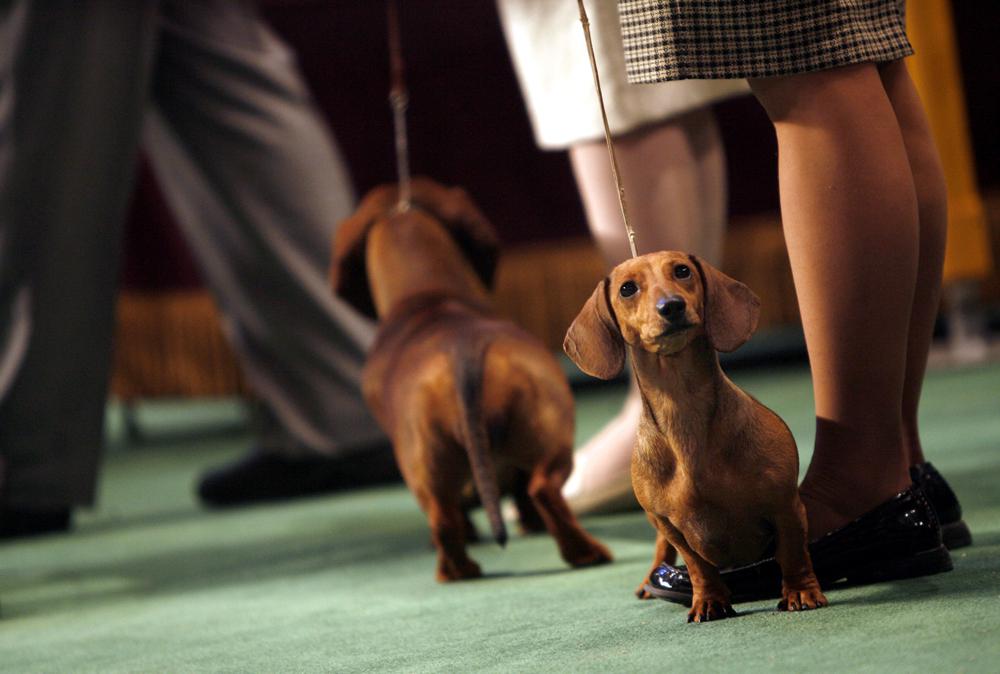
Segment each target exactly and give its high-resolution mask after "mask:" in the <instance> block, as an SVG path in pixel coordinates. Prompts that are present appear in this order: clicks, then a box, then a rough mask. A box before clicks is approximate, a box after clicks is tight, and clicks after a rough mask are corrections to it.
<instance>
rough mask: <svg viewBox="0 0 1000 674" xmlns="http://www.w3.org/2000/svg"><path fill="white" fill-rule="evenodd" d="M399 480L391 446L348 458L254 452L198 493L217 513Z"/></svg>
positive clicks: (205, 481) (206, 479)
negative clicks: (267, 502)
mask: <svg viewBox="0 0 1000 674" xmlns="http://www.w3.org/2000/svg"><path fill="white" fill-rule="evenodd" d="M400 479H401V478H400V475H399V469H398V468H397V467H396V462H395V459H394V457H393V455H392V448H391V447H390V446H389V444H388V443H385V444H384V445H382V444H380V445H374V446H372V447H367V448H364V449H358V450H356V451H353V452H351V453H350V454H348V455H346V456H326V455H321V454H312V455H307V456H286V455H285V454H280V453H277V452H270V451H266V450H262V449H254V450H251V451H250V452H249V453H248V454H246V455H245V456H243V457H241V458H239V459H237V460H236V461H233V462H232V463H228V464H225V465H223V466H219V467H218V468H215V469H212V470H209V471H208V472H206V473H205V474H204V475H202V477H201V479H200V480H199V482H198V487H197V490H198V496H199V497H200V499H201V501H202V503H203V504H204V505H206V506H210V507H217V508H219V507H232V506H242V505H251V504H253V503H257V502H261V501H280V500H285V499H293V498H299V497H303V496H310V495H315V494H322V493H327V492H334V491H340V490H345V489H352V488H357V487H363V486H369V485H374V484H384V483H388V482H398V481H399V480H400Z"/></svg>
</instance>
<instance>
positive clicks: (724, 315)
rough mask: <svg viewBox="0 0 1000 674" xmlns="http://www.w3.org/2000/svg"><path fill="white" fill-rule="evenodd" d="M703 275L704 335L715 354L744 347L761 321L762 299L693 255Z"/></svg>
mask: <svg viewBox="0 0 1000 674" xmlns="http://www.w3.org/2000/svg"><path fill="white" fill-rule="evenodd" d="M690 258H691V262H693V263H694V266H695V268H696V269H697V270H698V273H699V274H700V275H701V284H702V287H703V288H704V292H705V299H704V305H705V310H704V311H705V316H704V321H705V334H706V335H707V336H708V341H709V343H710V344H711V345H712V346H713V347H714V348H715V350H716V351H722V352H729V351H735V350H736V349H738V348H740V347H741V346H743V344H744V343H746V341H747V340H748V339H750V336H751V335H753V333H754V330H756V329H757V320H758V319H759V318H760V298H759V297H757V295H756V294H754V292H753V291H752V290H750V288H748V287H747V286H745V285H744V284H742V283H740V282H739V281H737V280H736V279H734V278H730V277H728V276H726V275H725V274H723V273H722V272H721V271H719V270H718V269H716V268H715V267H713V266H712V265H710V264H708V263H707V262H703V261H702V260H699V259H698V258H697V257H695V256H694V255H691V256H690Z"/></svg>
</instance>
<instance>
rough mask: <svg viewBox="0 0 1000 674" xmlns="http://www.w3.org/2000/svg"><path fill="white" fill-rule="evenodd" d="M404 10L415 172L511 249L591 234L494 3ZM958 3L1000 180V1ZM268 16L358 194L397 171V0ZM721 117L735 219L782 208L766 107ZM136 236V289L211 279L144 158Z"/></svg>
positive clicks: (972, 85)
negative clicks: (480, 214) (201, 274)
mask: <svg viewBox="0 0 1000 674" xmlns="http://www.w3.org/2000/svg"><path fill="white" fill-rule="evenodd" d="M400 5H401V24H402V33H403V34H402V40H403V52H404V57H405V59H406V78H407V83H408V88H409V94H410V109H409V114H408V126H409V134H410V148H411V166H412V169H413V171H414V173H422V174H426V175H430V176H432V177H434V178H435V179H437V180H439V181H441V182H444V183H453V184H460V185H462V186H464V187H465V188H466V189H467V190H469V192H470V193H471V194H472V195H473V197H474V198H475V199H476V201H477V202H478V203H479V204H480V206H481V207H482V209H483V211H484V212H485V213H486V214H487V215H488V216H489V217H490V218H491V219H492V220H493V222H494V224H495V225H496V227H497V229H498V230H499V232H500V236H501V238H502V240H503V242H504V243H505V244H523V243H528V242H532V241H544V240H555V239H561V238H565V237H570V236H586V235H587V228H586V224H585V221H584V215H583V211H582V208H581V205H580V201H579V197H578V196H577V193H576V188H575V184H574V182H573V178H572V174H571V172H570V168H569V162H568V160H567V158H566V155H565V153H563V152H541V151H539V150H538V149H537V148H536V147H535V145H534V140H533V138H532V135H531V129H530V126H529V122H528V118H527V115H526V113H525V110H524V104H523V101H522V98H521V94H520V90H519V88H518V85H517V81H516V79H515V76H514V72H513V69H512V67H511V64H510V59H509V57H508V55H507V49H506V45H505V43H504V39H503V35H502V33H501V30H500V24H499V20H498V18H497V15H496V9H495V7H494V5H493V3H492V2H488V1H484V0H480V1H478V2H469V1H468V0H406V1H405V2H401V3H400ZM953 5H954V15H955V22H956V30H957V33H958V42H959V47H960V58H961V63H962V71H963V77H964V80H965V87H966V98H967V104H968V110H969V120H970V124H971V130H972V135H973V143H974V151H975V154H976V159H977V170H978V176H979V181H980V184H981V185H982V186H984V187H996V186H997V185H998V183H1000V170H998V165H997V162H996V160H995V157H997V156H998V152H1000V129H998V125H997V120H998V119H1000V103H998V92H997V89H998V83H1000V59H998V58H997V54H996V52H997V50H996V46H995V45H996V40H997V37H996V34H995V29H996V27H997V26H1000V3H993V2H961V1H960V2H955V3H953ZM264 13H265V16H266V17H267V19H268V20H269V21H270V23H271V24H272V25H273V26H274V28H275V29H276V30H277V31H278V33H280V34H281V35H282V37H283V38H284V39H285V40H286V41H288V42H289V43H290V44H291V46H292V47H293V48H294V49H295V50H296V52H297V54H298V57H299V62H300V66H301V68H302V71H303V73H304V75H305V77H306V79H307V80H308V82H309V84H310V86H311V87H312V90H313V92H314V95H315V98H316V101H317V103H318V104H319V107H320V109H321V110H322V112H323V114H324V115H325V116H326V118H327V120H328V122H329V124H330V128H331V129H332V131H333V133H334V135H335V136H336V138H337V141H338V143H339V144H340V147H341V149H342V151H343V153H344V155H345V157H346V159H347V163H348V166H349V168H350V172H351V174H352V176H353V179H354V184H355V188H356V190H357V192H358V194H359V195H360V194H363V193H364V192H365V191H367V190H368V189H369V188H371V187H372V186H374V185H377V184H380V183H383V182H389V181H393V180H395V164H394V150H393V135H392V119H391V114H390V109H389V106H388V89H389V82H388V71H389V66H388V56H387V46H386V37H385V35H386V24H385V5H384V3H382V2H380V1H378V0H375V1H368V2H359V1H358V0H328V1H327V2H279V3H264ZM580 48H581V49H584V48H585V47H584V45H583V41H582V36H581V44H580ZM595 105H596V101H595ZM716 112H717V114H718V117H719V121H720V125H721V128H722V132H723V137H724V141H725V144H726V151H727V154H728V159H729V169H728V170H729V188H730V210H731V213H732V215H735V216H739V215H746V214H751V213H757V212H762V211H776V210H777V207H778V204H777V188H776V168H775V166H776V148H775V144H774V133H773V131H772V129H771V127H770V125H769V123H768V122H767V118H766V117H765V116H764V114H763V111H762V110H761V109H760V107H759V106H758V105H757V104H756V102H755V101H754V100H753V99H752V98H751V97H749V96H747V97H742V98H739V99H735V100H732V101H728V102H726V103H723V104H721V105H718V106H716ZM127 231H128V234H127V240H126V247H127V249H128V251H129V254H128V255H127V257H126V267H125V282H126V285H128V286H130V287H162V286H163V285H172V286H185V285H197V284H198V278H197V272H196V271H195V268H194V265H193V264H192V263H191V262H190V259H189V257H188V256H187V254H186V251H185V249H184V245H183V242H182V241H181V240H180V238H179V236H178V235H177V233H176V232H175V231H174V230H173V228H172V227H171V225H170V214H169V212H168V211H167V210H166V206H165V204H164V203H163V201H162V198H161V197H160V195H159V193H158V191H157V189H156V186H155V181H154V180H153V178H152V176H151V175H150V173H149V171H148V169H146V168H145V167H143V169H142V170H141V171H140V179H139V182H138V185H137V193H136V199H135V203H134V205H133V209H132V214H131V217H130V224H129V227H128V230H127ZM165 251H167V252H166V254H165Z"/></svg>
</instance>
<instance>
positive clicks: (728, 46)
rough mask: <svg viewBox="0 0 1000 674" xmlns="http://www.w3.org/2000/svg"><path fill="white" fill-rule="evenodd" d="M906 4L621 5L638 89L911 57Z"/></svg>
mask: <svg viewBox="0 0 1000 674" xmlns="http://www.w3.org/2000/svg"><path fill="white" fill-rule="evenodd" d="M905 6H906V0H618V10H619V14H620V18H621V25H622V36H623V38H624V44H625V65H626V70H627V71H628V79H629V81H630V82H632V83H642V82H665V81H669V80H683V79H738V78H746V77H774V76H777V75H791V74H795V73H804V72H809V71H814V70H826V69H828V68H835V67H838V66H845V65H849V64H852V63H885V62H887V61H895V60H897V59H900V58H903V57H905V56H909V55H910V54H912V53H913V48H912V47H911V46H910V42H909V40H908V39H907V38H906V30H905V26H904V12H905Z"/></svg>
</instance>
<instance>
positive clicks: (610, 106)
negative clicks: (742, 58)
mask: <svg viewBox="0 0 1000 674" xmlns="http://www.w3.org/2000/svg"><path fill="white" fill-rule="evenodd" d="M497 8H498V10H499V12H500V21H501V23H502V24H503V29H504V34H505V36H506V38H507V46H508V48H509V50H510V54H511V59H512V60H513V62H514V70H515V71H516V72H517V77H518V81H519V82H520V83H521V91H522V93H523V94H524V99H525V103H526V104H527V107H528V115H529V117H530V118H531V124H532V128H533V129H534V132H535V141H536V142H537V143H538V146H539V147H542V148H545V149H563V148H566V147H568V146H570V145H573V144H574V143H579V142H582V141H592V140H596V139H600V138H603V137H604V125H603V124H602V123H601V110H600V107H599V105H598V102H597V92H596V91H595V89H594V77H593V75H592V74H591V70H590V59H589V57H588V56H587V44H586V42H585V40H584V37H583V27H582V26H581V24H580V13H579V9H578V7H577V3H576V0H497ZM587 14H588V17H589V18H590V32H591V37H592V39H593V42H594V53H595V56H596V58H597V68H598V72H599V73H600V75H601V88H602V89H603V91H604V105H605V107H606V109H607V112H608V124H609V125H610V127H611V132H612V133H613V134H615V135H617V134H622V133H627V132H629V131H632V130H635V129H638V128H640V127H642V126H646V125H648V124H654V123H656V122H660V121H663V120H666V119H669V118H670V117H673V116H676V115H679V114H682V113H684V112H688V111H690V110H694V109H696V108H700V107H703V106H706V105H709V104H711V103H714V102H716V101H720V100H723V99H725V98H729V97H731V96H736V95H740V94H745V93H748V92H749V88H748V87H747V84H746V82H745V81H744V80H684V81H679V82H663V83H659V84H629V83H628V80H627V79H626V76H625V52H624V48H623V47H622V34H621V28H620V27H619V24H618V3H617V2H615V0H596V1H595V0H590V2H588V3H587Z"/></svg>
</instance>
